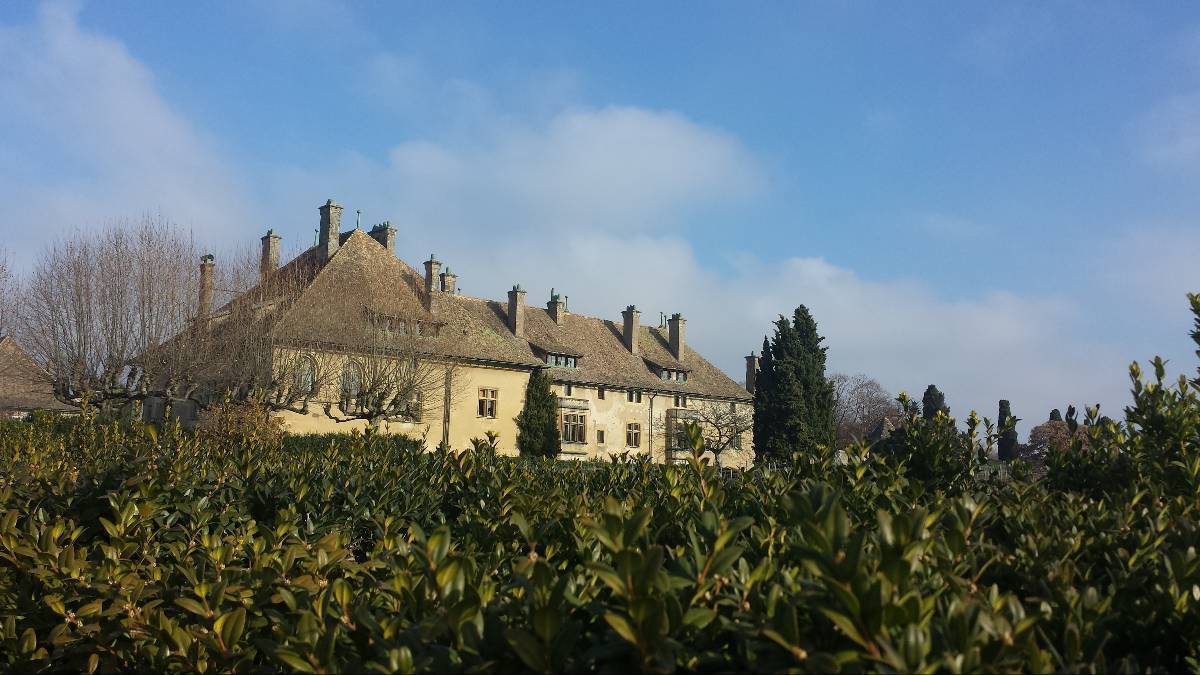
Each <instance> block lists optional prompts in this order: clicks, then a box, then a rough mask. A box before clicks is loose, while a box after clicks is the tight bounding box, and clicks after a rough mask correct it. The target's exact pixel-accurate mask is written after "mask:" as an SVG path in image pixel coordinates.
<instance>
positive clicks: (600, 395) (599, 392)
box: [596, 387, 604, 401]
mask: <svg viewBox="0 0 1200 675" xmlns="http://www.w3.org/2000/svg"><path fill="white" fill-rule="evenodd" d="M596 398H598V399H600V400H601V401H603V400H604V387H600V388H599V389H597V390H596Z"/></svg>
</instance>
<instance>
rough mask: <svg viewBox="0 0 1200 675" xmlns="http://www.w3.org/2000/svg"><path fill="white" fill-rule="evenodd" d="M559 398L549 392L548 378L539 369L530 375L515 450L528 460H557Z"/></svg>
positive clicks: (558, 448)
mask: <svg viewBox="0 0 1200 675" xmlns="http://www.w3.org/2000/svg"><path fill="white" fill-rule="evenodd" d="M557 414H558V398H557V397H556V396H555V395H554V392H553V391H552V390H551V389H550V376H549V375H547V374H546V369H545V368H538V369H537V370H535V371H533V374H532V375H530V376H529V386H528V387H527V388H526V389H525V407H524V408H523V409H522V410H521V414H520V415H517V419H516V422H517V449H518V450H520V451H521V454H523V455H528V456H531V457H557V456H558V453H559V451H561V450H562V444H561V441H560V438H559V435H558V424H557V419H556V416H557Z"/></svg>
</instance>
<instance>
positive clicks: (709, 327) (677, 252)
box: [0, 5, 1131, 420]
mask: <svg viewBox="0 0 1200 675" xmlns="http://www.w3.org/2000/svg"><path fill="white" fill-rule="evenodd" d="M371 68H373V69H374V70H373V71H372V73H371V75H370V77H369V78H368V80H367V81H366V82H365V83H364V86H367V85H369V84H370V83H374V84H375V85H377V86H380V87H383V88H384V89H386V90H389V91H393V92H394V91H403V90H406V89H407V90H411V91H413V92H430V91H433V92H443V93H444V96H443V97H442V98H441V99H440V100H441V101H443V102H445V105H446V107H447V108H449V109H447V110H446V111H445V114H446V115H448V116H456V117H457V118H458V119H460V120H462V121H463V122H464V124H463V125H462V126H463V127H473V128H474V129H475V131H474V132H472V133H466V134H453V135H452V136H451V138H449V139H447V138H438V137H434V136H429V135H423V136H420V137H418V138H417V139H415V140H410V141H408V142H404V143H401V144H399V145H396V146H395V147H393V148H392V149H391V151H390V152H388V153H386V154H385V155H384V156H383V157H382V158H373V157H367V156H364V155H361V154H357V153H352V152H347V153H344V154H341V155H339V156H335V157H329V158H323V160H322V161H319V162H317V161H314V162H312V163H310V164H308V165H306V166H281V167H277V168H275V169H273V170H269V171H267V172H266V174H265V175H263V176H258V177H256V178H255V181H254V183H255V185H256V186H261V187H256V191H255V195H254V196H255V198H256V201H257V202H259V203H262V204H264V206H263V207H262V212H263V213H266V214H269V215H270V218H271V219H270V220H269V221H268V220H267V219H263V218H258V217H256V215H257V213H256V212H252V211H251V207H250V200H249V199H248V198H247V197H246V193H245V192H243V191H242V189H241V188H240V187H239V185H240V181H239V180H237V179H236V177H235V173H234V171H233V169H232V168H231V167H230V166H229V164H228V162H227V161H225V159H224V157H223V153H221V152H220V151H219V149H218V145H217V142H216V141H215V140H214V139H212V138H208V137H206V136H205V135H204V134H203V133H202V132H201V131H199V130H197V129H195V128H194V127H193V126H192V125H191V124H190V123H189V122H188V120H187V118H186V116H185V115H183V114H181V113H180V112H179V111H177V110H174V109H173V108H172V107H171V106H170V105H169V103H167V102H166V101H164V100H163V98H162V96H161V95H160V94H159V93H158V92H157V90H156V88H155V85H154V79H153V75H152V73H151V72H150V70H149V69H147V68H146V67H145V66H143V65H142V64H141V63H139V62H138V61H137V60H136V59H135V58H134V57H133V56H132V55H130V54H129V52H128V51H127V50H126V49H125V48H124V47H123V46H122V45H121V44H120V43H119V42H116V41H114V40H112V39H110V38H107V37H104V36H101V35H96V34H94V33H89V32H87V31H85V30H83V29H81V28H80V26H79V25H78V23H77V19H76V14H75V12H74V11H72V10H71V9H70V8H66V7H64V6H61V5H50V6H47V8H46V9H45V10H44V11H43V13H42V15H41V17H40V19H39V21H38V22H37V23H36V25H33V26H29V27H15V28H14V27H9V28H3V29H0V86H2V87H3V89H4V91H6V92H13V93H14V94H15V95H14V96H10V97H8V98H9V100H11V101H12V104H11V105H10V106H9V107H8V108H6V109H3V110H0V140H2V141H3V142H2V143H0V198H3V199H4V200H5V203H6V205H8V208H7V210H6V213H5V215H3V216H0V218H2V219H3V220H0V224H3V226H4V228H5V231H6V232H9V231H17V230H18V228H21V231H22V232H24V231H25V230H24V228H25V227H26V225H27V224H28V223H33V222H37V223H42V224H44V225H45V228H44V229H45V230H46V231H50V232H55V231H61V230H62V227H63V226H65V225H68V224H78V223H83V224H86V223H94V222H98V221H100V220H103V219H104V218H106V217H111V216H115V215H125V214H128V212H129V209H130V208H134V209H139V210H140V209H142V208H154V207H161V208H163V209H164V211H165V212H167V213H168V214H170V215H171V216H173V217H175V218H177V219H180V220H183V221H184V222H191V223H196V224H198V225H200V224H202V225H203V226H204V228H205V230H206V231H224V232H232V231H233V226H234V225H235V224H241V225H244V224H245V223H247V222H259V223H263V227H265V226H266V225H267V224H270V225H275V226H277V227H281V228H282V229H284V230H285V232H286V233H287V234H290V235H291V237H292V241H291V242H289V244H294V243H295V242H297V241H299V242H301V243H304V242H306V241H307V240H310V238H311V233H312V227H314V226H315V224H316V210H315V207H316V206H317V205H318V204H319V203H321V202H322V201H323V200H324V198H325V197H335V198H337V199H338V200H339V201H341V202H342V203H343V204H344V205H345V206H346V207H347V214H348V216H347V217H348V218H352V217H353V216H352V215H350V214H352V213H353V211H354V209H357V208H362V209H364V211H366V214H365V215H366V218H365V223H367V224H369V223H373V222H378V221H380V220H383V219H385V218H386V219H390V220H392V222H393V223H394V224H395V225H396V226H397V227H398V228H399V229H400V237H399V240H400V244H399V246H400V249H399V252H400V254H401V256H402V257H404V258H406V259H407V260H409V261H410V262H412V263H417V262H418V261H419V260H420V259H422V258H424V256H426V255H428V253H430V252H437V253H438V254H439V257H441V258H442V259H443V260H445V261H447V262H448V263H449V264H450V265H451V266H453V267H454V268H455V270H456V271H457V272H458V273H459V274H460V283H461V286H462V287H463V288H464V289H465V291H466V292H467V293H470V294H472V295H479V296H484V297H495V298H499V297H501V296H502V295H503V292H504V290H505V289H507V288H508V287H509V286H510V285H511V284H512V283H513V282H517V281H519V282H521V283H522V284H524V285H525V286H526V287H527V288H529V289H530V291H531V293H530V297H529V300H530V302H541V301H544V298H545V296H546V295H547V294H548V291H549V288H550V287H551V286H554V287H557V288H558V289H559V290H560V291H561V292H563V293H565V294H567V295H568V296H570V298H571V300H570V302H571V308H572V309H573V310H575V311H580V312H586V313H589V314H596V315H601V316H609V317H613V318H614V319H615V318H616V317H618V316H619V312H620V310H621V308H623V307H624V306H625V305H627V304H630V303H635V304H637V305H639V307H641V308H642V310H643V319H644V321H646V322H648V323H653V322H655V321H656V320H657V316H658V314H657V313H658V312H659V311H662V312H674V311H682V312H684V313H685V315H687V317H688V318H689V326H688V336H689V340H690V341H691V342H692V343H693V344H694V345H695V346H696V347H697V348H698V349H699V350H700V351H701V352H702V353H705V354H706V355H708V356H709V357H710V358H712V359H713V360H714V361H715V362H716V363H717V364H718V365H719V366H721V367H723V368H725V369H726V370H727V371H728V372H730V373H731V374H733V375H734V376H735V377H740V375H741V373H742V368H743V360H742V357H743V356H744V355H745V354H746V353H747V352H749V351H750V350H751V349H755V350H757V349H759V347H760V345H761V340H762V336H763V335H764V334H765V333H767V332H768V331H770V329H771V325H770V324H771V321H772V320H773V319H774V318H775V317H776V316H777V315H778V314H780V313H784V314H790V312H791V311H792V309H793V308H794V307H795V306H796V305H798V304H801V303H804V304H806V305H808V306H809V307H810V309H811V310H812V311H813V313H814V315H815V316H816V317H817V319H818V321H819V323H820V327H821V331H822V333H823V334H824V335H825V336H826V337H827V344H828V345H829V347H830V366H831V368H832V369H836V370H842V371H848V372H866V373H868V374H870V375H873V376H875V377H877V378H879V379H880V380H881V381H882V382H883V383H884V384H885V385H886V386H888V387H889V388H891V389H893V390H894V391H896V390H899V389H907V390H909V391H910V393H912V394H914V395H919V394H920V392H921V390H922V389H923V388H924V386H925V385H926V384H929V383H930V382H934V383H937V384H938V385H939V386H940V387H941V388H942V389H943V391H945V392H946V393H947V396H948V399H949V402H950V404H951V406H952V407H953V409H954V410H955V412H956V413H959V414H962V415H965V413H966V412H967V411H968V410H969V409H972V408H977V409H978V410H979V411H980V412H981V413H983V414H986V415H989V416H994V414H995V406H996V400H997V399H999V398H1002V397H1004V398H1009V399H1011V400H1012V401H1013V404H1014V409H1015V412H1016V414H1017V415H1018V416H1021V417H1025V418H1027V419H1030V420H1033V419H1038V418H1040V417H1041V416H1042V415H1044V414H1046V412H1047V411H1048V410H1049V409H1050V408H1051V407H1062V406H1063V405H1065V404H1066V403H1070V402H1075V403H1084V402H1092V401H1097V400H1098V401H1101V402H1103V403H1104V404H1105V407H1106V409H1107V410H1112V409H1114V408H1116V407H1118V406H1119V404H1120V403H1121V402H1123V401H1124V398H1125V376H1124V366H1125V364H1126V361H1127V359H1128V358H1130V356H1131V355H1128V354H1122V353H1118V350H1117V349H1116V348H1114V347H1112V346H1110V343H1109V342H1106V341H1105V340H1104V339H1103V337H1104V336H1103V335H1100V337H1099V338H1097V339H1089V338H1088V335H1090V334H1092V333H1089V330H1090V328H1091V326H1092V324H1089V322H1088V317H1087V316H1086V314H1085V313H1084V312H1083V311H1082V310H1081V308H1080V305H1079V304H1078V303H1077V302H1076V301H1074V300H1071V299H1066V298H1059V297H1019V296H1015V295H1012V294H1007V293H995V294H990V295H986V296H982V297H977V298H973V299H968V300H966V301H957V302H952V301H948V300H945V299H944V298H942V297H940V296H939V295H938V294H937V293H935V292H934V291H933V290H931V289H930V288H928V287H927V286H925V285H924V284H922V283H920V282H918V281H915V280H907V279H885V280H867V279H864V278H862V277H861V276H859V275H858V274H856V273H855V272H854V271H853V270H850V269H846V268H844V267H839V266H836V265H833V264H830V263H829V262H827V261H825V260H823V259H821V258H819V257H811V256H810V255H808V254H806V252H804V251H789V252H786V253H781V254H780V255H778V256H777V259H776V260H774V261H758V260H755V259H754V258H752V257H750V256H749V255H747V254H746V253H745V252H743V251H738V250H729V251H727V252H724V254H725V255H726V256H727V262H728V263H729V264H727V265H722V266H721V269H723V270H729V269H732V270H733V271H732V272H729V271H717V270H716V269H714V268H713V267H712V266H710V265H707V264H704V263H702V262H701V261H700V259H699V258H698V256H697V255H696V252H695V251H694V250H693V248H692V246H691V244H690V243H689V242H688V240H687V231H688V227H687V226H688V223H690V222H692V221H693V220H695V219H697V218H698V217H701V216H703V215H704V214H705V213H707V212H708V211H709V210H711V209H715V208H727V207H728V206H729V205H731V204H737V203H739V202H743V201H748V200H750V199H752V198H754V197H755V196H758V195H761V194H762V193H763V192H764V191H765V190H766V182H767V178H766V175H765V171H764V169H763V167H762V166H761V165H760V163H759V162H758V161H757V160H756V158H755V157H754V155H753V153H751V152H750V151H749V150H748V149H747V148H746V147H745V146H743V145H742V144H741V142H739V140H738V139H737V138H736V137H734V136H732V135H730V134H728V133H726V132H724V131H722V130H720V129H715V128H712V127H709V126H705V125H703V124H700V123H698V122H696V121H694V120H692V119H689V118H688V117H686V116H683V115H680V114H677V113H674V112H669V111H660V110H649V109H646V108H641V107H636V106H607V107H584V106H576V107H564V106H562V105H552V104H547V105H548V106H549V107H547V108H546V109H547V110H549V109H550V108H553V112H547V113H546V114H535V115H522V114H513V113H509V112H498V111H497V106H503V105H504V104H503V102H501V103H497V102H496V99H497V97H496V96H495V95H494V93H493V92H491V91H489V90H488V89H485V88H481V87H479V86H478V85H476V84H474V83H471V82H469V81H466V80H462V81H458V80H453V79H452V78H439V77H438V76H436V75H434V74H431V73H429V72H428V71H427V70H426V69H425V67H424V66H422V65H421V63H420V62H419V61H414V60H407V59H405V58H403V57H389V56H387V55H382V56H377V57H375V61H374V62H373V65H371ZM566 79H567V80H570V78H569V77H568V78H566ZM570 88H571V85H570V83H569V82H568V83H566V84H564V85H563V89H562V91H568V90H569V89H570ZM554 98H555V96H551V97H550V99H548V100H553V99H554ZM405 110H406V108H404V105H400V104H398V107H397V113H398V114H399V115H406V114H408V113H406V112H405ZM407 110H409V111H410V112H411V111H412V108H408V109H407ZM468 122H469V123H468ZM14 148H16V149H17V150H14ZM42 148H44V150H43V152H44V153H46V154H45V155H40V154H35V153H34V150H35V149H42ZM43 160H44V161H43ZM269 161H270V158H265V159H264V162H263V163H269ZM14 204H15V205H16V206H15V207H14V206H13V205H14ZM927 220H929V221H930V222H928V223H927V225H929V226H930V227H935V228H936V227H941V228H950V229H954V230H956V231H957V230H962V229H963V228H964V227H966V226H971V225H973V224H972V223H969V222H967V221H962V220H961V219H955V218H952V217H949V216H941V215H937V214H933V215H931V216H930V217H929V219H927ZM351 222H352V221H351ZM731 227H733V226H731ZM975 227H977V226H975ZM221 228H226V229H223V230H222V229H221ZM242 229H243V231H244V227H243V228H242ZM967 229H970V228H967ZM37 236H39V237H40V236H42V235H41V234H39V235H37ZM240 236H243V237H247V238H248V239H250V240H251V242H252V241H253V238H252V237H248V236H247V235H240ZM730 240H731V241H736V238H735V237H731V238H730ZM796 240H801V238H800V237H797V238H796ZM18 251H19V249H18Z"/></svg>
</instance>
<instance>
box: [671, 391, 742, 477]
mask: <svg viewBox="0 0 1200 675" xmlns="http://www.w3.org/2000/svg"><path fill="white" fill-rule="evenodd" d="M687 423H695V424H697V425H698V426H699V428H700V435H701V438H703V440H704V449H705V450H706V451H707V452H711V453H712V454H713V458H714V459H715V460H716V462H717V464H718V465H720V464H721V460H722V457H723V456H724V455H725V454H727V453H736V452H740V451H741V450H742V442H743V440H744V439H745V438H746V437H747V435H748V434H751V433H752V432H753V430H754V412H753V410H752V409H751V408H750V406H748V405H737V404H736V403H734V402H732V401H716V400H710V399H689V400H688V407H687V408H680V409H675V411H674V413H670V412H667V413H660V414H658V415H657V416H656V419H655V421H654V429H655V440H656V444H662V445H664V447H666V448H667V452H668V454H667V457H668V459H669V458H670V452H671V451H678V450H681V449H684V448H687V447H688V443H687V438H686V430H685V425H686V424H687Z"/></svg>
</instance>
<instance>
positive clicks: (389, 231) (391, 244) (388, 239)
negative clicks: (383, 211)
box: [367, 220, 396, 254]
mask: <svg viewBox="0 0 1200 675" xmlns="http://www.w3.org/2000/svg"><path fill="white" fill-rule="evenodd" d="M367 234H369V235H371V238H372V239H374V240H375V241H377V242H379V245H380V246H382V247H384V248H386V249H387V250H388V253H392V254H395V253H396V228H394V227H392V223H391V222H390V221H386V220H385V221H383V222H382V223H379V224H378V225H376V226H374V227H372V228H371V231H370V232H368V233H367Z"/></svg>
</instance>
